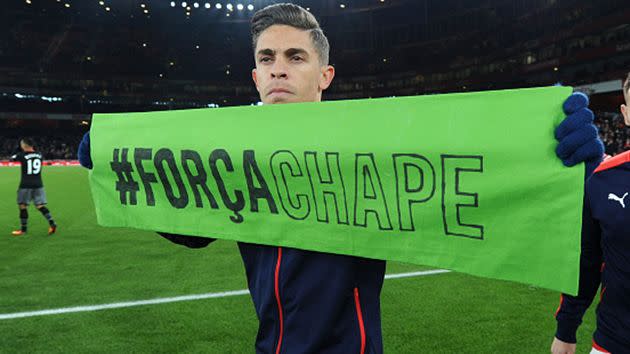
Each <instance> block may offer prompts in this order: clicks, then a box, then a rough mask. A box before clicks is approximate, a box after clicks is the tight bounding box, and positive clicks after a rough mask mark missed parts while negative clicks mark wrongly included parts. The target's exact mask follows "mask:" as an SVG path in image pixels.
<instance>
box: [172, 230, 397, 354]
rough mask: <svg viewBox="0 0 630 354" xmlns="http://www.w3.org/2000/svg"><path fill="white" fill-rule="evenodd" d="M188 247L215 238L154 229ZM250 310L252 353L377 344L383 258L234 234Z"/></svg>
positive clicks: (342, 351) (374, 347)
mask: <svg viewBox="0 0 630 354" xmlns="http://www.w3.org/2000/svg"><path fill="white" fill-rule="evenodd" d="M160 234H161V235H162V236H164V237H166V238H168V239H169V240H171V241H173V242H175V243H179V244H182V245H185V246H188V247H192V248H200V247H205V246H207V245H208V244H209V243H210V242H212V241H214V240H213V239H208V238H198V237H188V236H179V235H172V234H166V233H160ZM238 246H239V250H240V252H241V257H242V258H243V263H244V265H245V271H246V273H247V283H248V287H249V291H250V293H251V297H252V300H253V302H254V307H255V308H256V314H257V315H258V319H259V321H260V323H259V327H258V336H257V338H256V353H265V354H267V353H271V354H280V353H285V354H307V353H313V354H314V353H321V354H352V353H357V354H361V353H365V354H375V353H382V352H383V340H382V337H381V309H380V300H379V298H380V295H381V288H382V286H383V279H384V276H385V261H380V260H372V259H366V258H359V257H352V256H344V255H336V254H329V253H319V252H311V251H303V250H298V249H294V248H287V247H272V246H262V245H255V244H250V243H244V242H239V243H238Z"/></svg>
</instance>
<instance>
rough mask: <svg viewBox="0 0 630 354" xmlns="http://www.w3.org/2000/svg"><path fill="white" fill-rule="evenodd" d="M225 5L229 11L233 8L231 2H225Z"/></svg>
mask: <svg viewBox="0 0 630 354" xmlns="http://www.w3.org/2000/svg"><path fill="white" fill-rule="evenodd" d="M225 7H226V8H227V9H228V10H230V11H232V10H234V5H232V4H227V5H226V6H225Z"/></svg>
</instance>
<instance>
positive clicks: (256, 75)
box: [252, 68, 260, 92]
mask: <svg viewBox="0 0 630 354" xmlns="http://www.w3.org/2000/svg"><path fill="white" fill-rule="evenodd" d="M252 80H254V85H256V90H257V91H258V92H260V89H259V88H258V73H257V72H256V68H254V69H252Z"/></svg>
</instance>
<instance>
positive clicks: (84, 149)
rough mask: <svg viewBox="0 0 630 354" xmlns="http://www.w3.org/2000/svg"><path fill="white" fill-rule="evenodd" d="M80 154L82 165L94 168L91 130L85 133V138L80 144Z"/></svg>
mask: <svg viewBox="0 0 630 354" xmlns="http://www.w3.org/2000/svg"><path fill="white" fill-rule="evenodd" d="M77 154H78V155H79V163H80V164H81V166H83V167H85V168H87V169H90V170H91V169H92V157H90V132H87V133H85V135H83V139H81V144H79V151H78V152H77Z"/></svg>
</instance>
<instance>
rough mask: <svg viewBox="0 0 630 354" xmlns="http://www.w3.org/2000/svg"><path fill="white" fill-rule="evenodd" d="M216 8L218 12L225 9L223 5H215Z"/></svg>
mask: <svg viewBox="0 0 630 354" xmlns="http://www.w3.org/2000/svg"><path fill="white" fill-rule="evenodd" d="M214 7H216V8H217V10H221V8H222V7H223V5H221V3H220V2H219V3H217V4H216V5H214Z"/></svg>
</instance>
